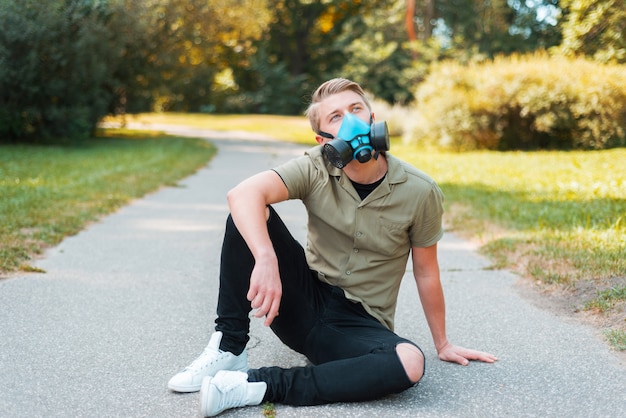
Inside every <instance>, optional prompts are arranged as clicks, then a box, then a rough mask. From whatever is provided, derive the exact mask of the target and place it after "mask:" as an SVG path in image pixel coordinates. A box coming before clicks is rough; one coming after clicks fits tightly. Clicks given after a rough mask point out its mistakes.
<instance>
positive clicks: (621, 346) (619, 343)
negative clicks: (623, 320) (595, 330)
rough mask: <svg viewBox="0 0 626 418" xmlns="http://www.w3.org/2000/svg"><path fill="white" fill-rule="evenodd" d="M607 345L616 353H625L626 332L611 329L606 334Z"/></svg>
mask: <svg viewBox="0 0 626 418" xmlns="http://www.w3.org/2000/svg"><path fill="white" fill-rule="evenodd" d="M605 334H606V338H607V340H608V341H609V344H611V346H612V347H613V348H615V349H616V350H618V351H626V331H623V330H617V329H611V330H608V331H607V332H606V333H605Z"/></svg>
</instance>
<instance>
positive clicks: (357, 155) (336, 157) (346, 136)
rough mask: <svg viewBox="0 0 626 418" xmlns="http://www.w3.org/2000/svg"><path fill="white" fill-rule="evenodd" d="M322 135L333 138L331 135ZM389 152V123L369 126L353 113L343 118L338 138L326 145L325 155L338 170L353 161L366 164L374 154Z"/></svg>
mask: <svg viewBox="0 0 626 418" xmlns="http://www.w3.org/2000/svg"><path fill="white" fill-rule="evenodd" d="M320 134H321V135H323V136H326V137H329V138H332V136H331V135H330V134H326V133H324V132H320ZM388 150H389V129H388V128H387V122H374V123H372V124H371V125H368V124H367V123H366V122H364V121H362V120H361V119H359V118H358V117H356V116H354V115H353V114H351V113H348V114H347V115H345V116H344V117H343V122H342V123H341V127H340V128H339V132H337V137H336V138H334V139H332V141H328V142H327V143H325V144H324V155H326V158H327V159H328V161H329V162H330V163H331V164H332V165H334V166H335V167H337V168H344V167H345V166H346V165H347V164H348V163H349V162H350V161H352V160H357V161H358V162H360V163H366V162H368V161H369V160H370V159H371V158H372V152H380V151H388Z"/></svg>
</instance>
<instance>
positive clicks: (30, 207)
mask: <svg viewBox="0 0 626 418" xmlns="http://www.w3.org/2000/svg"><path fill="white" fill-rule="evenodd" d="M214 153H215V148H214V147H213V146H211V145H210V144H209V143H208V142H206V141H204V140H200V139H198V140H195V139H189V138H171V137H163V136H162V135H156V134H150V133H146V132H142V133H133V132H128V131H121V132H113V133H111V134H108V135H106V136H104V137H100V138H97V139H90V140H89V141H85V142H84V143H82V144H81V145H74V146H58V145H57V146H51V145H25V144H21V145H0V195H2V199H0V272H7V271H14V270H16V269H18V268H19V269H22V270H25V269H28V267H27V266H26V265H24V263H26V262H27V260H28V259H29V258H31V257H32V256H33V255H36V254H38V253H39V252H41V251H42V250H43V248H45V247H47V246H50V245H55V244H57V243H59V242H60V241H61V239H62V238H63V237H64V236H67V235H72V234H75V233H77V232H78V231H80V230H81V229H82V228H84V227H85V225H86V224H88V223H89V222H91V221H93V220H95V219H97V218H98V217H99V216H102V215H104V214H107V213H110V212H112V211H114V210H115V209H117V208H119V207H120V206H122V205H124V204H126V203H128V201H129V200H131V199H132V198H136V197H139V196H142V195H144V194H146V193H148V192H150V191H153V190H155V189H156V188H158V187H159V186H161V185H163V184H174V183H175V182H176V181H177V180H178V179H180V178H182V177H184V176H186V175H189V174H191V173H193V172H194V171H195V170H196V169H198V168H200V167H201V166H202V165H204V164H205V163H206V162H207V161H208V160H209V159H210V158H211V157H212V155H213V154H214Z"/></svg>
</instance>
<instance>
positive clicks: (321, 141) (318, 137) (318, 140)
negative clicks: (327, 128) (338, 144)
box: [315, 135, 327, 145]
mask: <svg viewBox="0 0 626 418" xmlns="http://www.w3.org/2000/svg"><path fill="white" fill-rule="evenodd" d="M315 140H316V141H317V143H318V144H320V145H322V144H323V143H324V141H326V140H327V138H324V137H323V136H321V135H315Z"/></svg>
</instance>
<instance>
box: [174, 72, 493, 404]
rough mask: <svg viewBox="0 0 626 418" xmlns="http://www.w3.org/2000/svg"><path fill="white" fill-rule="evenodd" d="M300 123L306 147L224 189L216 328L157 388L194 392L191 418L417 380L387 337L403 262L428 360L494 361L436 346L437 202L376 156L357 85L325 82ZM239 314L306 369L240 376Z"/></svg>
mask: <svg viewBox="0 0 626 418" xmlns="http://www.w3.org/2000/svg"><path fill="white" fill-rule="evenodd" d="M306 114H307V116H308V118H309V121H310V123H311V127H312V129H313V131H314V132H315V133H316V136H315V138H316V140H317V142H318V144H319V146H317V147H315V148H313V149H311V150H309V151H308V152H307V153H306V154H305V155H304V156H302V157H299V158H296V159H294V160H291V161H289V162H287V163H285V164H283V165H280V166H278V167H276V168H275V169H273V170H269V171H265V172H262V173H259V174H257V175H254V176H252V177H250V178H248V179H247V180H245V181H243V182H242V183H240V184H239V185H237V186H236V187H235V188H234V189H232V190H231V191H230V192H229V193H228V196H227V198H228V204H229V208H230V211H231V216H229V218H228V220H227V223H226V231H225V236H224V243H223V248H222V258H221V266H220V290H219V298H218V307H217V319H216V321H215V322H216V332H215V333H214V334H213V335H212V337H211V339H210V342H209V344H208V346H207V348H206V349H205V350H204V352H203V353H202V354H201V355H200V357H198V359H196V360H195V361H194V362H193V363H192V364H191V365H190V366H188V367H187V368H185V369H184V370H183V371H182V372H180V373H178V374H177V375H175V376H174V377H172V379H171V380H170V381H169V384H168V386H169V388H170V389H171V390H174V391H178V392H193V391H198V390H200V391H201V394H200V397H201V402H200V403H201V412H202V413H203V415H204V416H214V415H217V414H219V413H220V412H222V411H224V410H225V409H229V408H234V407H240V406H245V405H259V404H261V403H262V402H265V401H270V402H277V403H284V404H289V405H317V404H323V403H331V402H350V401H366V400H372V399H376V398H379V397H382V396H385V395H388V394H392V393H397V392H401V391H403V390H405V389H407V388H410V387H412V386H413V385H415V384H417V382H419V380H420V379H421V378H422V375H423V372H424V355H423V354H422V351H421V349H420V348H419V347H418V346H417V345H416V344H414V343H413V342H411V341H409V340H407V339H405V338H402V337H400V336H398V335H396V334H395V333H394V332H393V324H394V313H395V309H396V302H397V295H398V289H399V286H400V281H401V279H402V276H403V275H404V272H405V268H406V263H407V260H408V257H409V255H411V257H412V263H413V274H414V277H415V280H416V283H417V288H418V291H419V295H420V299H421V302H422V306H423V309H424V313H425V316H426V319H427V322H428V325H429V328H430V331H431V334H432V337H433V341H434V344H435V348H436V349H437V352H438V355H439V358H440V359H441V360H445V361H451V362H456V363H459V364H462V365H467V364H468V362H469V361H470V360H479V361H483V362H488V363H492V362H494V361H496V360H497V359H496V357H495V356H493V355H491V354H488V353H484V352H480V351H475V350H470V349H465V348H462V347H458V346H455V345H452V344H450V343H449V342H448V340H447V337H446V330H445V307H444V297H443V291H442V288H441V283H440V277H439V266H438V261H437V241H438V240H439V239H440V238H441V237H442V235H443V229H442V225H441V217H442V213H443V208H442V200H443V196H442V193H441V191H440V189H439V188H438V187H437V185H436V184H435V182H434V181H433V180H432V179H430V178H429V177H428V176H427V175H426V174H424V173H422V172H421V171H419V170H417V169H415V168H413V167H411V166H410V165H408V164H406V163H404V162H402V161H400V160H398V159H396V158H395V157H393V156H392V155H389V154H387V153H386V152H385V151H386V149H385V144H384V141H383V144H382V145H381V142H380V138H375V136H376V135H379V134H380V132H379V131H380V129H378V128H377V129H376V130H377V131H378V133H376V132H374V130H375V129H374V128H375V126H376V125H374V124H372V123H373V121H374V114H373V113H372V111H371V107H370V104H369V102H368V100H367V98H366V97H365V94H364V92H363V90H362V89H361V87H360V86H359V85H358V84H356V83H354V82H352V81H349V80H346V79H333V80H330V81H327V82H326V83H324V84H322V85H321V86H320V87H319V88H318V89H317V90H316V91H315V93H314V94H313V96H312V102H311V105H310V106H309V108H308V110H307V112H306ZM370 124H372V125H370ZM364 126H365V127H366V128H367V129H364V128H363V127H364ZM370 126H371V130H370ZM367 131H369V132H367ZM346 132H347V133H348V134H347V135H346ZM355 132H356V133H357V134H356V135H355V138H357V139H356V140H355V141H352V142H350V141H351V140H352V139H353V138H351V136H352V134H353V133H355ZM338 135H339V136H340V137H339V138H337V136H338ZM341 136H343V137H344V138H341ZM346 136H350V138H348V137H346ZM387 141H388V138H387ZM372 145H373V146H372ZM387 145H388V142H387ZM335 148H341V149H342V150H343V151H341V152H337V153H335V152H334V151H335ZM355 148H357V149H355ZM346 150H348V151H349V152H347V153H346V152H344V151H346ZM363 150H365V151H363ZM331 154H333V155H332V156H333V158H329V157H330V156H331ZM334 154H342V155H343V156H345V155H347V156H348V158H347V160H346V161H337V155H334ZM352 156H354V158H356V159H352V158H353V157H352ZM331 161H332V163H331ZM338 167H342V168H338ZM287 199H301V200H302V201H303V203H304V205H305V207H306V209H307V212H308V237H307V245H306V251H305V250H304V249H303V248H302V247H301V246H300V245H299V244H298V242H297V241H296V240H295V239H294V238H293V237H292V236H291V235H290V233H289V231H288V230H287V228H286V227H285V225H284V224H283V223H282V221H281V219H280V218H279V216H278V214H277V213H276V212H275V211H274V210H273V209H272V207H271V206H270V205H271V204H273V203H277V202H281V201H285V200H287ZM251 310H253V311H254V316H255V317H257V318H262V317H265V321H264V323H265V325H266V326H270V327H271V329H272V330H273V332H274V333H275V334H276V335H277V336H278V337H279V338H280V340H281V341H282V342H284V343H285V344H286V345H288V346H289V347H291V348H292V349H294V350H296V351H297V352H300V353H302V354H304V355H305V356H306V357H307V358H308V359H309V361H310V363H311V365H310V366H306V367H295V368H290V369H282V368H278V367H264V368H261V369H254V370H252V369H250V370H248V361H247V355H246V351H245V346H246V343H247V342H248V332H249V316H248V314H249V312H250V311H251ZM279 312H280V315H279Z"/></svg>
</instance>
